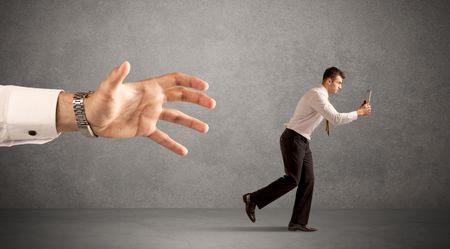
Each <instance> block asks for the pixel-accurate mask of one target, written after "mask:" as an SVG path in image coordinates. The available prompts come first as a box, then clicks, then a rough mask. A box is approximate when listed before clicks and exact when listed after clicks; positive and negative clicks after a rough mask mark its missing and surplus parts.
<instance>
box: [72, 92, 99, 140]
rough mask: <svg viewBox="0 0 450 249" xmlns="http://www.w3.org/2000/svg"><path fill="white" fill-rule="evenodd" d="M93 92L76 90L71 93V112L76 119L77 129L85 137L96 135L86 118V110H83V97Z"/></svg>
mask: <svg viewBox="0 0 450 249" xmlns="http://www.w3.org/2000/svg"><path fill="white" fill-rule="evenodd" d="M91 93H94V92H92V91H89V92H77V93H75V94H74V95H73V101H72V106H73V112H74V113H75V119H76V120H77V126H78V130H79V131H80V132H81V134H83V135H84V136H86V137H98V136H97V135H95V133H94V131H92V128H91V126H90V125H89V122H88V121H87V118H86V112H85V110H84V99H85V98H88V97H89V94H91Z"/></svg>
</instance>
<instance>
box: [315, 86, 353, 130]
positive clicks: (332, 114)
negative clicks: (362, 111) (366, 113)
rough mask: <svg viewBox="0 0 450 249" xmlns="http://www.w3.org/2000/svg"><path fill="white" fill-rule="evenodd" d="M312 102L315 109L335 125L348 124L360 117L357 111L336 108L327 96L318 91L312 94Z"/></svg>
mask: <svg viewBox="0 0 450 249" xmlns="http://www.w3.org/2000/svg"><path fill="white" fill-rule="evenodd" d="M310 103H311V107H312V108H313V109H314V110H316V111H317V112H318V113H320V114H321V115H322V116H323V117H324V118H325V119H327V120H328V121H330V123H332V124H333V125H342V124H347V123H350V122H352V121H354V120H356V119H358V113H357V112H356V111H353V112H347V113H340V112H338V111H337V110H336V109H335V108H334V106H333V105H332V104H331V103H330V101H329V100H328V98H327V97H326V96H324V95H323V94H320V93H318V92H316V93H315V94H313V95H311V101H310Z"/></svg>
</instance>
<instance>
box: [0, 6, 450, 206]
mask: <svg viewBox="0 0 450 249" xmlns="http://www.w3.org/2000/svg"><path fill="white" fill-rule="evenodd" d="M449 10H450V4H449V2H448V1H381V0H380V1H372V0H371V1H356V0H355V1H1V2H0V17H1V18H0V37H1V40H0V75H1V79H0V82H1V83H2V84H17V85H24V86H33V87H44V88H62V89H65V90H67V91H78V90H89V89H95V88H96V86H97V84H98V83H99V81H100V80H102V79H103V78H104V77H105V76H106V74H107V73H108V72H109V70H110V69H111V68H112V67H113V66H116V65H119V64H120V63H121V62H122V61H123V60H125V59H127V60H129V61H130V63H131V74H130V76H129V77H128V79H127V80H128V81H132V80H138V79H143V78H148V77H151V76H157V75H160V74H164V73H167V72H172V71H182V72H186V73H189V74H194V75H197V76H200V77H201V78H203V79H205V80H207V81H208V82H209V83H210V90H209V91H208V93H209V94H210V95H211V96H213V97H214V98H216V100H217V108H216V109H215V110H214V111H207V110H204V109H201V108H199V107H196V106H190V105H180V104H175V105H172V106H176V107H179V108H180V109H181V110H183V111H185V112H187V113H189V114H192V115H195V116H198V117H200V118H202V119H203V120H205V121H207V122H208V123H209V124H210V127H211V129H210V132H209V133H208V134H205V135H202V134H198V133H196V132H194V131H191V130H188V129H185V128H181V127H180V128H179V127H176V126H175V125H171V124H165V123H160V124H159V126H160V127H161V129H163V130H165V131H167V132H168V133H170V134H171V135H172V136H173V137H174V138H175V139H177V140H179V141H180V142H182V143H183V144H185V145H186V146H187V147H188V148H189V150H190V154H189V156H187V157H185V158H181V157H178V156H177V155H175V154H172V153H171V152H168V151H166V150H165V149H163V148H162V147H160V146H157V145H156V144H154V143H153V142H152V141H149V140H147V139H145V138H136V139H130V140H110V139H97V140H90V139H86V138H84V137H82V136H81V135H79V134H75V133H73V134H63V135H62V136H61V137H59V138H58V139H57V140H55V141H52V142H50V143H48V144H45V145H26V146H17V147H12V148H0V207H216V208H221V207H242V203H241V195H242V194H243V193H246V192H249V191H254V190H256V189H258V188H260V187H263V186H265V185H266V184H268V183H269V182H270V181H272V180H274V179H276V178H277V177H280V176H281V175H282V173H283V169H282V160H281V155H280V150H279V144H278V141H279V136H280V134H281V133H282V131H283V123H284V122H286V121H287V120H288V119H289V118H290V116H291V114H292V112H293V111H294V108H295V105H296V103H297V101H298V99H299V97H301V95H302V94H303V93H304V92H305V91H306V90H308V89H309V88H311V87H314V86H317V85H318V84H319V83H320V81H321V76H322V73H323V71H324V69H325V68H327V67H329V66H333V65H334V66H338V67H340V68H342V69H343V70H345V71H346V72H347V75H348V78H347V79H346V80H345V82H344V91H343V92H342V93H341V94H338V95H337V96H333V97H332V98H331V101H332V103H334V104H335V107H336V108H337V109H338V110H340V111H342V112H347V111H353V110H354V109H355V108H356V107H357V106H358V105H359V104H360V103H361V101H362V100H363V98H364V95H365V91H366V89H368V88H372V89H373V96H372V97H373V101H372V106H373V109H374V113H373V115H372V116H371V117H369V118H361V119H359V120H358V121H356V122H354V123H351V124H349V125H346V126H340V127H333V128H332V135H331V137H327V136H326V135H325V133H324V131H323V126H320V127H319V128H318V129H317V130H316V132H315V134H314V135H313V138H312V141H311V146H312V149H313V156H314V160H315V165H314V167H315V175H316V186H315V193H314V200H313V205H314V207H315V208H318V207H319V208H327V207H333V208H336V207H377V208H383V207H418V208H429V207H432V208H434V207H444V208H449V207H450V193H449V185H450V184H449V183H450V168H449V160H450V156H449V155H450V153H449V147H450V142H449V139H450V132H449V124H450V120H449V114H448V107H449V106H450V105H449V99H448V98H449V97H450V92H449V90H450V88H449V82H450V72H449V66H450V63H449V57H450V53H449V51H450V46H449V44H450V41H449V37H450V29H449V26H450V21H449V20H450V19H449V17H448V13H449ZM293 197H294V192H292V193H289V194H288V195H286V196H284V197H282V198H281V199H280V200H279V201H277V202H274V203H273V204H272V205H271V206H270V207H291V206H292V203H293Z"/></svg>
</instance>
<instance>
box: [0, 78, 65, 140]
mask: <svg viewBox="0 0 450 249" xmlns="http://www.w3.org/2000/svg"><path fill="white" fill-rule="evenodd" d="M10 87H11V89H10V95H9V101H8V103H7V105H8V107H7V114H6V127H7V130H8V140H10V141H17V144H21V143H45V142H48V141H51V140H53V139H55V138H56V137H58V136H59V133H58V132H57V130H56V107H57V104H58V96H59V93H60V92H61V91H62V90H59V89H58V90H56V89H40V88H28V87H17V86H10ZM19 141H20V142H19Z"/></svg>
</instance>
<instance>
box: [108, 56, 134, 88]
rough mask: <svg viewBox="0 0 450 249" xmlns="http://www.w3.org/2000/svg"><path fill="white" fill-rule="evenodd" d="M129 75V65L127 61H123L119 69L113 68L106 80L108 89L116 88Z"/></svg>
mask: <svg viewBox="0 0 450 249" xmlns="http://www.w3.org/2000/svg"><path fill="white" fill-rule="evenodd" d="M129 73H130V63H129V62H128V61H124V62H123V63H122V64H121V65H120V66H119V67H115V68H113V70H112V71H111V73H109V75H108V78H107V81H108V83H109V87H111V88H116V87H117V86H119V85H120V84H122V83H123V81H124V80H125V78H126V77H127V75H128V74H129Z"/></svg>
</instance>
